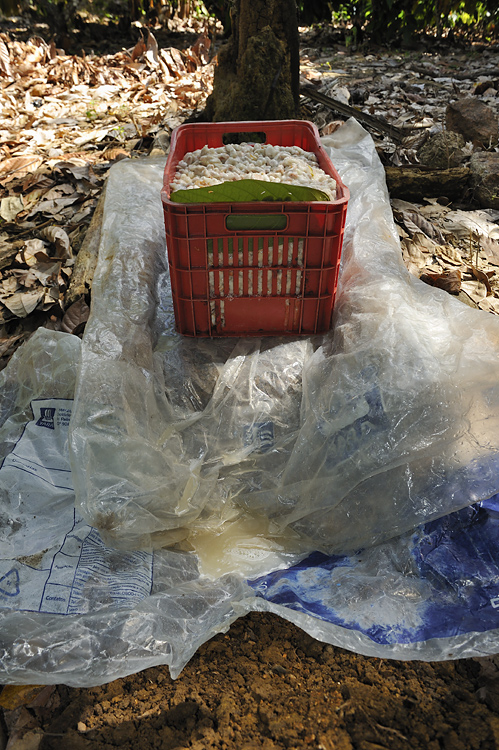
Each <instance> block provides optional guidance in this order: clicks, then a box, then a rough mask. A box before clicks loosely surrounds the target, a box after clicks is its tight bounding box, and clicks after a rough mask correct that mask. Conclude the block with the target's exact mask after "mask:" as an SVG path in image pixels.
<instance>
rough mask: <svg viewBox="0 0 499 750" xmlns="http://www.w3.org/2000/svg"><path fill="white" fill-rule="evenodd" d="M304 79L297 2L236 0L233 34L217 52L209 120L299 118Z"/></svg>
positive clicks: (206, 111) (207, 109)
mask: <svg viewBox="0 0 499 750" xmlns="http://www.w3.org/2000/svg"><path fill="white" fill-rule="evenodd" d="M299 77H300V69H299V37H298V20H297V13H296V2H295V0H236V2H235V7H234V14H233V18H232V36H231V37H230V39H229V41H228V42H227V44H225V45H224V46H223V47H222V48H221V49H220V52H219V54H218V65H217V67H216V69H215V79H214V88H213V94H212V95H211V96H210V97H209V99H208V102H207V105H206V110H205V118H206V119H207V120H213V121H215V122H221V121H231V120H285V119H289V118H291V119H292V118H295V117H298V115H299V106H300V101H299V97H300V93H299Z"/></svg>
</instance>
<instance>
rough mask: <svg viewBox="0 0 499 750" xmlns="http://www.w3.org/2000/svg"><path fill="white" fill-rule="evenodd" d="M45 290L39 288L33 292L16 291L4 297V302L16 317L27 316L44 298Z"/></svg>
mask: <svg viewBox="0 0 499 750" xmlns="http://www.w3.org/2000/svg"><path fill="white" fill-rule="evenodd" d="M44 296H45V291H44V290H43V289H41V290H40V289H37V290H35V291H32V292H16V293H15V294H13V295H12V296H11V297H4V298H3V299H2V304H3V305H5V307H6V308H7V309H8V310H10V312H11V313H12V314H13V315H15V316H16V318H26V316H28V315H29V314H30V313H32V312H33V310H35V308H36V307H37V306H38V304H39V303H40V302H41V301H42V300H43V298H44Z"/></svg>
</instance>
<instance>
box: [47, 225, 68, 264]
mask: <svg viewBox="0 0 499 750" xmlns="http://www.w3.org/2000/svg"><path fill="white" fill-rule="evenodd" d="M40 234H41V236H42V237H43V238H44V239H46V240H48V241H49V242H52V244H53V245H55V251H56V257H57V258H60V259H61V260H67V259H68V258H72V257H73V253H72V250H71V242H70V240H69V237H68V235H67V233H66V232H65V231H64V229H62V228H61V227H56V226H50V227H45V228H44V229H42V231H41V232H40Z"/></svg>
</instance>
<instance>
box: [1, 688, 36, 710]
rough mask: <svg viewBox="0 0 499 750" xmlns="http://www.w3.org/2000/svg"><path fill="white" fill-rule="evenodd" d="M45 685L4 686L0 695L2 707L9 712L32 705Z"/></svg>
mask: <svg viewBox="0 0 499 750" xmlns="http://www.w3.org/2000/svg"><path fill="white" fill-rule="evenodd" d="M43 689H44V685H4V687H3V688H2V692H1V693H0V706H1V707H2V708H6V709H7V710H8V711H13V710H14V709H15V708H19V707H20V706H24V705H26V704H27V703H30V702H31V701H32V700H33V698H35V697H36V696H37V695H38V693H41V691H42V690H43Z"/></svg>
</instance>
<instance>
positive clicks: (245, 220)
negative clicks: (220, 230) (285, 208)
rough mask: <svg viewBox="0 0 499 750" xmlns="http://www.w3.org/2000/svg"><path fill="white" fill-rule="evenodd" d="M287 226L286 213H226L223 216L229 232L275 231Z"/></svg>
mask: <svg viewBox="0 0 499 750" xmlns="http://www.w3.org/2000/svg"><path fill="white" fill-rule="evenodd" d="M287 227H288V217H287V216H286V214H227V216H226V217H225V228H226V229H227V230H228V231H229V232H248V231H249V232H254V231H267V232H269V231H272V232H276V231H283V230H285V229H287Z"/></svg>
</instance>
